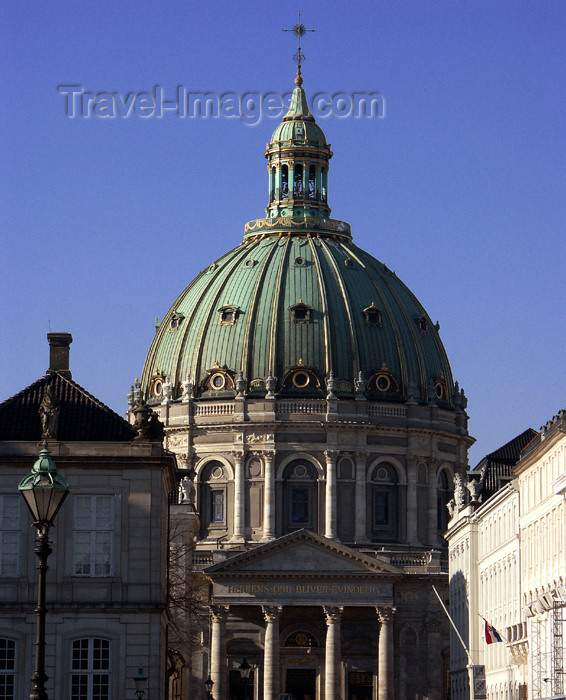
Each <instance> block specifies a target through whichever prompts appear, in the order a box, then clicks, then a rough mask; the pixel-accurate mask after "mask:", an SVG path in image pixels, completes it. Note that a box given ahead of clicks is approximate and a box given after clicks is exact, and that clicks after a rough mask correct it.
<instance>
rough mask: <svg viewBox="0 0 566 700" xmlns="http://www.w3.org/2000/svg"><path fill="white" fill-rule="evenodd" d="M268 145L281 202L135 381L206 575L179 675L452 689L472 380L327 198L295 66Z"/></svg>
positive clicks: (262, 699) (258, 683)
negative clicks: (451, 510) (450, 617)
mask: <svg viewBox="0 0 566 700" xmlns="http://www.w3.org/2000/svg"><path fill="white" fill-rule="evenodd" d="M265 157H266V158H267V165H268V182H269V201H268V205H267V208H266V216H265V218H263V219H256V220H253V221H250V222H248V223H247V224H246V226H245V231H244V240H243V242H242V243H241V244H240V245H238V246H237V247H235V248H234V249H233V250H231V251H229V252H228V253H226V254H225V255H223V256H222V257H221V258H219V259H218V260H216V261H214V262H212V263H210V264H209V265H208V266H207V267H206V268H205V269H204V270H203V272H202V273H201V274H199V275H198V276H197V277H196V279H195V280H193V281H192V282H191V283H190V284H189V286H188V287H187V288H186V289H185V290H184V291H183V292H182V293H181V294H180V296H179V297H178V299H177V300H176V301H175V303H174V305H173V306H172V307H171V309H170V310H169V312H168V313H167V314H166V315H165V317H164V318H163V319H162V320H161V322H159V323H158V324H157V328H156V334H155V339H154V341H153V343H152V345H151V348H150V350H149V353H148V356H147V360H146V363H145V367H144V370H143V374H142V377H141V382H139V383H138V382H137V383H136V386H135V387H132V392H131V394H130V399H129V402H130V407H131V410H132V411H133V409H134V406H135V404H136V392H141V394H142V396H143V398H144V400H146V401H147V403H148V405H150V406H151V407H152V408H153V410H155V411H156V413H158V415H159V416H160V419H161V421H162V422H163V424H164V426H165V433H166V444H167V447H168V448H169V449H170V450H172V451H173V452H175V454H176V455H177V459H178V462H179V464H180V466H181V467H182V469H183V470H184V474H185V477H186V480H185V482H184V484H185V486H184V488H185V491H186V493H187V494H189V496H188V498H189V499H194V503H195V506H196V509H197V510H198V513H199V516H200V530H199V532H198V540H197V542H196V545H195V556H194V570H197V571H202V570H204V576H206V580H207V581H208V582H210V584H211V600H210V607H209V610H210V628H208V625H205V626H203V629H202V637H201V644H200V645H199V647H198V648H197V649H196V651H195V652H194V654H193V656H192V659H191V660H190V666H191V669H192V677H191V679H190V687H189V686H187V685H184V686H183V687H180V688H178V689H177V691H176V692H178V693H179V697H182V698H185V697H190V698H192V699H194V700H198V699H199V698H204V697H205V694H204V680H205V679H206V677H207V675H208V674H209V673H210V675H211V678H212V680H213V682H214V688H213V696H214V698H215V700H228V698H230V700H244V698H246V699H247V700H252V698H253V699H254V700H278V698H279V693H280V692H284V693H289V694H291V695H292V697H293V698H295V700H307V699H308V700H319V699H321V698H325V700H335V699H336V700H337V699H338V698H348V699H349V700H374V699H375V698H379V700H392V698H402V699H405V698H406V699H407V700H408V699H409V698H415V697H423V698H424V697H427V698H430V699H431V700H443V699H444V698H446V697H447V696H448V688H447V683H448V638H449V635H448V623H447V621H446V619H445V617H444V614H443V613H442V610H441V608H440V605H439V603H438V601H437V599H436V597H435V595H434V592H433V590H432V584H435V585H436V586H437V588H438V590H439V591H440V592H441V593H444V595H445V597H446V598H447V561H446V547H445V543H444V541H443V537H442V536H443V532H444V530H445V527H446V523H447V520H448V513H447V510H446V503H447V502H448V501H449V500H450V499H451V498H452V495H453V492H454V487H455V486H456V496H455V497H456V498H458V499H460V498H461V497H463V490H464V487H463V484H464V481H465V472H466V468H467V449H468V446H469V445H470V444H471V442H472V438H470V436H469V435H468V431H467V415H466V413H465V408H466V398H465V396H464V393H463V391H461V390H460V388H459V387H458V385H457V383H456V384H455V383H454V381H453V378H452V372H451V369H450V364H449V362H448V358H447V356H446V353H445V350H444V347H443V345H442V342H441V340H440V336H439V326H438V324H435V323H433V322H432V321H431V319H430V317H429V315H428V314H427V313H426V311H425V309H424V308H423V306H422V305H421V304H420V303H419V301H418V300H417V299H416V297H415V296H414V295H413V294H412V293H411V291H410V290H409V289H408V288H407V287H406V286H405V285H404V284H403V283H402V282H401V280H400V279H399V278H398V277H397V275H396V274H395V273H394V272H393V271H392V270H390V269H389V268H388V267H387V266H386V265H385V264H383V263H381V262H379V261H378V260H376V259H375V258H374V257H372V256H371V255H370V254H368V253H367V252H365V251H364V250H362V249H360V248H358V247H357V246H356V245H355V243H354V240H353V236H352V232H351V230H350V226H349V225H348V224H347V223H345V222H343V221H339V220H336V219H332V218H330V207H329V203H328V202H329V198H328V196H329V183H330V179H329V174H328V169H329V161H330V159H331V157H332V151H331V148H330V145H329V144H328V142H327V140H326V136H325V134H324V133H323V131H322V129H321V128H320V127H319V126H318V125H317V124H316V122H315V120H314V118H313V116H312V115H311V113H310V111H309V108H308V104H307V97H306V93H305V90H304V89H303V87H302V77H301V75H300V72H299V74H298V76H297V79H296V87H295V89H294V92H293V96H292V100H291V105H290V108H289V111H288V113H287V114H286V116H285V117H284V118H283V121H282V123H281V124H280V125H279V126H278V127H277V128H276V130H275V132H274V133H273V135H272V137H271V139H270V141H269V143H268V145H267V148H266V151H265ZM131 419H132V420H133V414H132V418H131ZM244 658H245V659H246V660H247V662H248V663H250V664H251V666H252V670H251V673H250V677H249V678H247V679H243V678H241V675H240V673H239V667H240V665H241V664H242V662H243V659H244Z"/></svg>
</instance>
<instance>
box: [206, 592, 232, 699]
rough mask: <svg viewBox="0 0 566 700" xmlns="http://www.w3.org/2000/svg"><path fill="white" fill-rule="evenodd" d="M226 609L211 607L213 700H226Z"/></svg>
mask: <svg viewBox="0 0 566 700" xmlns="http://www.w3.org/2000/svg"><path fill="white" fill-rule="evenodd" d="M227 616H228V608H227V607H225V606H223V605H213V606H212V607H211V617H212V640H211V642H210V678H211V679H212V681H213V683H214V689H213V695H214V700H226V699H227V697H228V693H227V688H226V618H227Z"/></svg>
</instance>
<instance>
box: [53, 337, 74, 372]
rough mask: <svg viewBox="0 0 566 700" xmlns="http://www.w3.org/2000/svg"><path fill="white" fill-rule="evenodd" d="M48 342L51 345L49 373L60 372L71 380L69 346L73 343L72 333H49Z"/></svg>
mask: <svg viewBox="0 0 566 700" xmlns="http://www.w3.org/2000/svg"><path fill="white" fill-rule="evenodd" d="M47 342H48V343H49V369H48V370H47V371H48V372H60V373H61V374H62V375H64V376H65V377H67V379H71V370H70V369H69V345H70V344H71V343H72V342H73V336H72V335H71V334H70V333H48V334H47Z"/></svg>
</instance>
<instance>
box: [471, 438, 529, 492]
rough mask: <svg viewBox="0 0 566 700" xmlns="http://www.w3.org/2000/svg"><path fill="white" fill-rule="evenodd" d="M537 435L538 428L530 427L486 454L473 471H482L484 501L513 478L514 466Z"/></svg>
mask: <svg viewBox="0 0 566 700" xmlns="http://www.w3.org/2000/svg"><path fill="white" fill-rule="evenodd" d="M536 435H538V433H537V431H536V430H533V429H532V428H528V429H527V430H525V431H524V432H522V433H521V434H520V435H517V437H515V438H513V439H512V440H509V442H507V443H505V445H503V446H502V447H500V448H499V449H497V450H495V451H494V452H491V453H490V454H488V455H486V456H485V457H484V458H483V459H482V461H481V462H480V463H479V464H478V465H477V466H476V467H475V469H474V470H473V471H481V484H482V490H481V494H482V501H483V502H484V503H485V501H487V499H488V498H490V496H493V494H494V493H496V492H497V491H499V489H500V488H501V487H502V486H503V485H504V484H505V483H506V482H507V481H509V480H510V479H511V478H512V476H513V467H514V466H515V464H517V462H518V461H519V456H520V455H521V450H523V449H524V447H525V446H526V445H528V444H529V442H531V440H532V439H533V438H534V437H535V436H536Z"/></svg>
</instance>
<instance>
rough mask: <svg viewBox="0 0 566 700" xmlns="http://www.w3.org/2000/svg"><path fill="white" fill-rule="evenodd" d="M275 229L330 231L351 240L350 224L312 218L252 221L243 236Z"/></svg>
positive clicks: (280, 217)
mask: <svg viewBox="0 0 566 700" xmlns="http://www.w3.org/2000/svg"><path fill="white" fill-rule="evenodd" d="M276 229H290V230H293V231H296V230H297V229H301V231H302V232H303V233H304V230H305V229H313V230H314V231H330V232H332V233H338V234H342V235H343V236H344V237H347V238H348V239H349V238H351V235H352V230H351V228H350V224H348V223H346V222H345V221H339V220H338V219H319V218H316V217H314V216H277V217H274V218H272V219H252V220H251V221H248V222H247V224H246V225H245V227H244V235H246V234H249V233H260V232H262V231H274V230H276Z"/></svg>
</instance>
